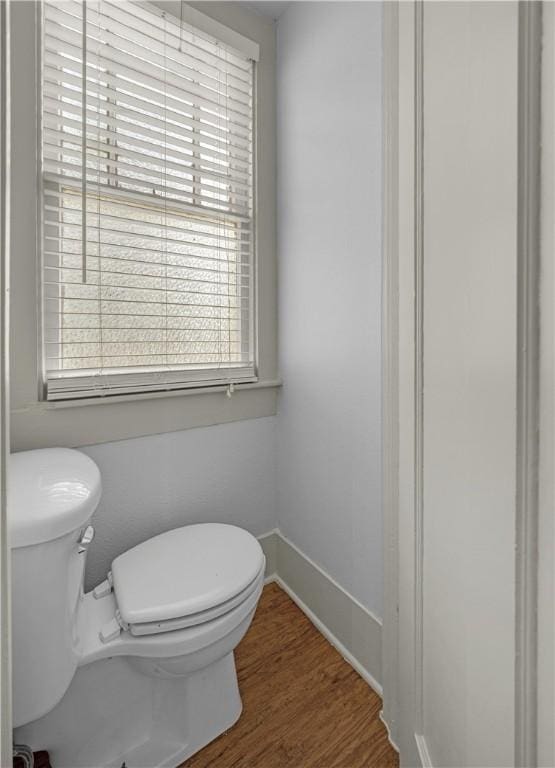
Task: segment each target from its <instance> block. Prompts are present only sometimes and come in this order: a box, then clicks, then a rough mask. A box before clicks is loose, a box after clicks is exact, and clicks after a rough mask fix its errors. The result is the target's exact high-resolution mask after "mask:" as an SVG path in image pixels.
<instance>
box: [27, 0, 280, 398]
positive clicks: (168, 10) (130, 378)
mask: <svg viewBox="0 0 555 768" xmlns="http://www.w3.org/2000/svg"><path fill="white" fill-rule="evenodd" d="M139 4H140V5H144V6H146V7H147V8H149V9H155V10H157V11H158V12H160V14H161V15H165V14H167V15H170V16H172V17H173V19H174V20H175V23H177V24H178V25H179V24H180V23H181V22H185V23H188V24H191V25H192V26H194V27H196V28H197V29H199V30H200V31H202V32H206V33H207V34H208V35H209V36H211V37H214V38H216V39H218V41H219V42H221V43H223V44H227V45H229V46H231V47H233V46H234V45H235V46H237V43H238V42H239V43H240V46H237V47H246V48H247V50H248V49H249V48H250V49H251V51H252V53H251V56H252V58H251V61H252V99H253V105H252V181H251V190H252V215H251V231H252V235H251V238H252V242H251V247H250V248H249V251H248V259H249V265H250V279H249V301H248V309H247V312H248V315H249V316H248V318H247V320H246V322H247V328H248V329H247V342H246V343H248V345H249V349H250V358H251V359H252V365H251V366H247V365H244V366H243V365H242V364H237V366H234V365H233V364H232V365H231V366H230V367H228V368H226V367H225V366H222V367H221V370H222V376H214V375H211V376H210V377H206V376H205V375H203V369H202V368H198V369H195V368H191V369H186V368H183V369H181V370H179V371H178V370H176V371H172V372H171V373H170V374H169V375H166V376H165V377H164V378H165V380H164V382H163V383H162V382H160V381H157V380H156V377H157V374H158V373H159V372H158V370H156V371H154V370H153V371H151V372H148V373H141V372H137V371H135V372H130V371H125V369H122V370H121V371H119V372H116V371H113V372H110V370H109V369H108V370H107V372H106V373H104V374H103V378H105V380H107V381H108V384H105V385H103V386H102V387H98V388H95V387H94V386H90V385H89V386H88V387H83V386H79V384H80V382H82V381H83V380H84V379H87V378H89V379H90V378H91V376H90V375H89V376H87V375H86V374H84V373H81V374H80V372H79V371H77V370H76V371H75V373H73V372H72V371H71V370H68V371H67V373H66V375H64V376H59V377H52V376H51V377H50V380H53V379H56V380H58V381H64V382H65V383H66V384H65V385H64V386H63V387H60V388H59V389H58V388H57V389H56V390H55V391H53V392H52V391H50V392H49V388H48V380H49V377H48V374H47V370H46V367H47V366H46V363H47V355H46V340H45V335H46V334H45V327H46V322H45V318H46V307H45V305H44V304H45V302H44V287H43V280H44V275H45V272H44V270H45V263H44V195H45V194H47V191H46V193H45V181H48V183H54V182H53V180H51V179H47V176H48V173H46V174H45V173H44V172H43V170H42V132H43V104H42V100H43V88H42V83H43V74H42V38H43V19H44V12H43V0H40V1H39V2H37V4H36V5H37V10H36V16H35V25H36V31H35V40H36V46H35V54H36V57H37V61H36V86H37V87H36V97H37V116H36V130H37V181H38V184H37V186H38V200H37V253H38V278H37V279H38V296H39V313H38V325H39V328H38V356H39V360H38V363H39V365H38V372H39V381H38V400H39V401H40V402H43V403H45V404H48V405H49V406H58V407H59V406H63V405H64V404H66V405H71V404H79V403H83V404H89V403H92V402H95V401H97V402H109V401H116V402H121V401H126V400H128V399H133V398H137V397H139V398H144V397H149V396H152V397H159V396H164V395H175V394H180V393H182V394H191V393H202V392H204V391H206V392H220V391H222V389H224V390H225V391H226V392H227V394H228V395H229V394H231V393H232V392H233V391H234V390H235V388H240V387H244V386H246V385H247V386H249V387H253V386H256V385H257V384H258V383H259V382H262V384H261V388H266V385H265V383H264V380H263V379H262V377H261V375H260V369H259V337H260V334H259V300H260V299H259V286H258V269H259V265H258V253H259V249H258V244H259V233H258V165H259V164H258V132H259V125H258V98H259V90H258V64H259V54H258V48H259V46H258V43H256V42H253V41H252V40H250V39H249V38H246V37H244V36H243V35H241V34H239V33H237V32H235V31H234V30H233V29H231V28H230V27H227V26H226V25H223V24H221V23H220V22H218V21H217V20H214V19H213V18H212V17H210V16H207V15H205V14H204V13H202V12H200V11H198V10H196V9H195V8H193V7H192V6H190V5H188V4H182V3H175V1H173V2H172V0H158V1H157V0H149V2H144V3H143V2H140V3H139ZM177 8H179V15H178V12H177ZM184 9H185V10H184ZM180 17H181V18H180ZM109 160H110V158H109V157H108V160H107V161H108V162H109ZM116 186H117V185H116ZM115 188H116V187H115ZM120 195H121V197H122V202H125V199H126V197H128V198H129V199H130V200H132V199H133V197H135V198H136V199H137V201H139V196H140V193H138V192H137V193H133V192H128V193H127V194H126V193H125V192H123V191H118V192H117V196H118V197H119V196H120ZM143 200H144V202H147V201H148V197H147V196H146V195H145V197H144V198H143ZM156 202H157V203H158V204H159V202H160V201H159V200H158V198H157V200H156ZM241 327H242V324H241ZM234 368H237V371H238V374H237V376H234V375H233V373H232V372H233V369H234ZM247 369H249V370H247ZM163 370H165V369H164V367H160V369H159V371H160V372H161V371H163ZM204 370H210V371H218V370H219V368H214V369H204ZM241 371H243V375H241ZM230 374H231V375H230ZM110 380H112V383H110ZM126 381H127V384H126V383H125V382H126ZM71 382H74V383H75V387H72V386H71ZM279 383H280V382H279V381H278V380H277V379H274V380H272V383H271V385H270V386H276V385H279Z"/></svg>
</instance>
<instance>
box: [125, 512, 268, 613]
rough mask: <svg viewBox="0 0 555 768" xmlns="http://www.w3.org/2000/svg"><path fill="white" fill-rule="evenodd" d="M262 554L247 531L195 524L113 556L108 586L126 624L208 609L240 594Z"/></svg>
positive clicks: (253, 575) (258, 567)
mask: <svg viewBox="0 0 555 768" xmlns="http://www.w3.org/2000/svg"><path fill="white" fill-rule="evenodd" d="M263 565H264V554H263V552H262V548H261V546H260V544H259V543H258V541H257V540H256V539H255V538H254V536H252V535H251V534H250V533H248V531H245V530H243V529H242V528H238V527H236V526H234V525H224V524H222V523H200V524H198V525H187V526H185V527H183V528H175V529H174V530H171V531H167V532H166V533H162V534H160V535H159V536H154V537H153V538H152V539H148V540H147V541H145V542H143V543H142V544H139V545H137V546H136V547H133V548H132V549H130V550H128V551H127V552H124V553H123V554H122V555H120V556H119V557H117V558H116V559H115V560H114V561H113V563H112V584H113V588H114V593H115V597H116V601H117V604H118V609H119V612H120V616H121V618H122V619H123V621H124V622H126V623H127V624H131V625H132V624H139V623H144V622H152V621H165V620H168V619H176V618H179V617H185V616H192V615H193V614H196V613H200V612H202V611H207V610H209V609H210V608H214V607H215V606H217V605H220V604H222V603H225V602H226V601H228V600H230V599H232V598H233V597H235V596H236V595H238V594H239V593H240V592H241V591H243V590H245V589H246V588H247V587H248V586H249V584H251V583H252V582H253V580H254V579H255V578H256V577H257V575H258V574H259V573H260V570H261V568H262V567H263Z"/></svg>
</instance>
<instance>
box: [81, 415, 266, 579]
mask: <svg viewBox="0 0 555 768" xmlns="http://www.w3.org/2000/svg"><path fill="white" fill-rule="evenodd" d="M274 432H275V419H274V418H273V417H269V418H263V419H253V420H250V421H243V422H237V423H234V424H221V425H219V426H216V427H204V428H201V429H190V430H186V431H183V432H172V433H169V434H165V435H153V436H152V437H142V438H137V439H135V440H122V441H119V442H116V443H105V444H103V445H94V446H89V447H87V448H82V449H81V450H82V451H83V452H84V453H86V454H88V455H89V456H90V457H91V458H92V459H94V461H96V463H97V464H98V466H99V467H100V471H101V473H102V483H103V495H102V501H101V503H100V507H99V508H98V510H97V511H96V513H95V515H94V519H93V525H94V526H95V529H96V538H95V540H94V542H93V544H92V545H91V548H90V550H89V555H88V562H87V588H90V587H92V586H94V585H95V584H96V583H97V582H99V581H102V579H104V578H105V577H106V573H107V571H108V569H109V568H110V563H111V561H112V560H113V559H114V557H116V556H117V555H118V554H120V553H121V552H123V551H124V550H126V549H128V548H129V547H132V546H134V545H135V544H138V543H139V542H141V541H144V540H145V539H147V538H149V537H150V536H154V535H155V534H157V533H161V532H162V531H166V530H168V529H170V528H175V527H177V526H180V525H186V524H187V523H198V522H211V521H218V522H224V523H234V524H237V525H241V526H243V527H244V528H246V529H247V530H249V531H251V532H252V533H253V534H255V535H257V536H258V535H260V534H263V533H266V532H267V531H269V530H271V529H272V528H273V527H274V526H275V482H274V480H275V473H274V468H275V462H274V459H275V441H274Z"/></svg>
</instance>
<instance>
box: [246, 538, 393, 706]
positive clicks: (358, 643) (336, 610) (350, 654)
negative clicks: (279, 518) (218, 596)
mask: <svg viewBox="0 0 555 768" xmlns="http://www.w3.org/2000/svg"><path fill="white" fill-rule="evenodd" d="M259 541H260V544H261V546H262V549H263V550H264V554H265V555H266V582H270V581H276V582H277V583H278V584H279V585H280V587H282V589H283V590H284V591H285V592H287V594H288V595H289V596H290V597H291V599H292V600H293V601H294V602H295V603H296V604H297V605H298V607H299V608H300V609H301V611H303V613H305V614H306V616H307V617H308V618H309V619H310V621H312V623H313V624H314V626H315V627H316V628H317V629H318V630H319V631H320V632H321V633H322V634H323V635H324V637H325V638H326V639H327V640H329V642H330V643H331V644H332V645H333V646H334V647H335V648H336V649H337V650H338V651H339V653H340V654H341V655H342V656H343V658H344V659H345V661H347V662H348V663H349V664H350V665H351V666H352V667H353V669H354V670H355V671H356V672H358V674H359V675H360V676H361V677H362V678H363V679H364V680H365V681H366V682H367V683H368V685H369V686H370V687H371V688H372V689H373V690H374V691H376V693H378V694H379V695H380V696H381V695H382V686H381V683H380V682H379V681H380V679H381V630H382V627H381V622H380V620H379V619H377V618H376V617H375V616H374V615H373V614H372V613H371V612H370V611H369V610H368V609H367V608H365V607H364V606H363V605H362V604H361V603H360V602H359V601H358V600H357V599H356V598H354V597H353V596H352V595H350V594H349V593H348V592H347V591H346V590H345V589H343V587H341V586H340V585H339V584H337V582H336V581H334V579H332V577H331V576H329V574H327V573H326V572H325V571H324V570H323V569H322V568H320V566H319V565H317V564H316V563H315V562H314V561H313V560H311V559H310V558H309V557H307V555H305V554H304V553H303V552H301V550H300V549H299V548H298V547H296V546H295V545H294V544H293V543H292V542H291V541H289V540H288V539H287V538H286V537H285V536H284V535H283V534H282V533H281V532H280V531H279V530H274V531H270V532H269V533H267V534H265V535H264V536H261V537H260V538H259Z"/></svg>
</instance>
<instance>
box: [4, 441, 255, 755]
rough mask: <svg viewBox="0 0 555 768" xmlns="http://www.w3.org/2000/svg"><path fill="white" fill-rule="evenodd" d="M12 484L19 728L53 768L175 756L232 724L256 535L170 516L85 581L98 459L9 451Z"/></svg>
mask: <svg viewBox="0 0 555 768" xmlns="http://www.w3.org/2000/svg"><path fill="white" fill-rule="evenodd" d="M8 494H9V496H8V498H9V506H8V511H9V530H10V536H11V554H12V595H13V597H12V613H13V719H14V728H15V733H14V740H15V742H16V743H23V744H27V745H29V746H30V747H31V748H32V749H33V750H40V749H45V750H48V752H49V754H50V760H51V763H52V765H53V766H56V768H98V767H99V766H102V768H122V767H123V766H125V768H155V767H156V768H158V767H160V768H161V767H162V766H168V767H171V768H175V766H177V765H179V764H180V763H181V762H183V761H184V760H186V759H187V758H188V757H190V756H191V755H193V754H194V753H195V752H197V751H198V750H199V749H201V748H202V747H203V746H205V745H206V744H208V743H209V742H210V741H212V740H213V739H215V738H216V737H217V736H218V735H220V734H221V733H223V732H224V731H225V730H226V729H228V728H229V727H230V726H231V725H233V723H234V722H235V721H236V720H237V719H238V717H239V716H240V714H241V706H242V705H241V698H240V695H239V689H238V685H237V675H236V671H235V662H234V657H233V650H234V648H235V647H236V646H237V644H238V643H239V641H240V640H241V638H242V637H243V636H244V634H245V632H246V631H247V629H248V627H249V625H250V623H251V621H252V618H253V615H254V612H255V610H256V606H257V603H258V600H259V597H260V594H261V591H262V587H263V583H264V568H265V558H264V554H263V552H262V549H261V547H260V544H259V543H258V541H257V540H256V539H255V538H254V537H253V536H252V535H251V534H250V533H248V532H247V531H244V530H243V529H241V528H238V527H236V526H232V525H224V524H218V523H203V524H197V525H188V526H185V527H182V528H176V529H174V530H171V531H167V532H165V533H162V534H160V535H158V536H154V537H153V538H151V539H148V540H147V541H145V542H143V543H142V544H139V545H138V546H136V547H133V548H132V549H129V550H128V551H127V552H124V553H123V554H121V555H119V557H116V559H115V560H114V561H113V562H112V566H111V569H110V572H109V573H107V574H106V579H105V580H104V581H103V582H102V583H100V584H98V585H97V587H96V588H95V589H93V590H92V591H91V592H88V593H85V592H84V589H83V579H84V571H85V561H86V556H87V548H88V547H89V545H90V543H91V541H92V540H93V537H94V530H93V528H92V526H91V525H90V520H91V517H92V514H93V513H94V511H95V509H96V507H97V506H98V503H99V500H100V496H101V477H100V472H99V470H98V467H97V466H96V464H95V463H94V462H93V461H92V460H91V459H90V458H89V457H88V456H86V455H85V454H83V453H80V452H79V451H76V450H71V449H68V448H48V449H41V450H35V451H25V452H21V453H16V454H14V455H12V456H11V458H10V468H9V486H8ZM155 514H156V511H155V510H153V515H155Z"/></svg>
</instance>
